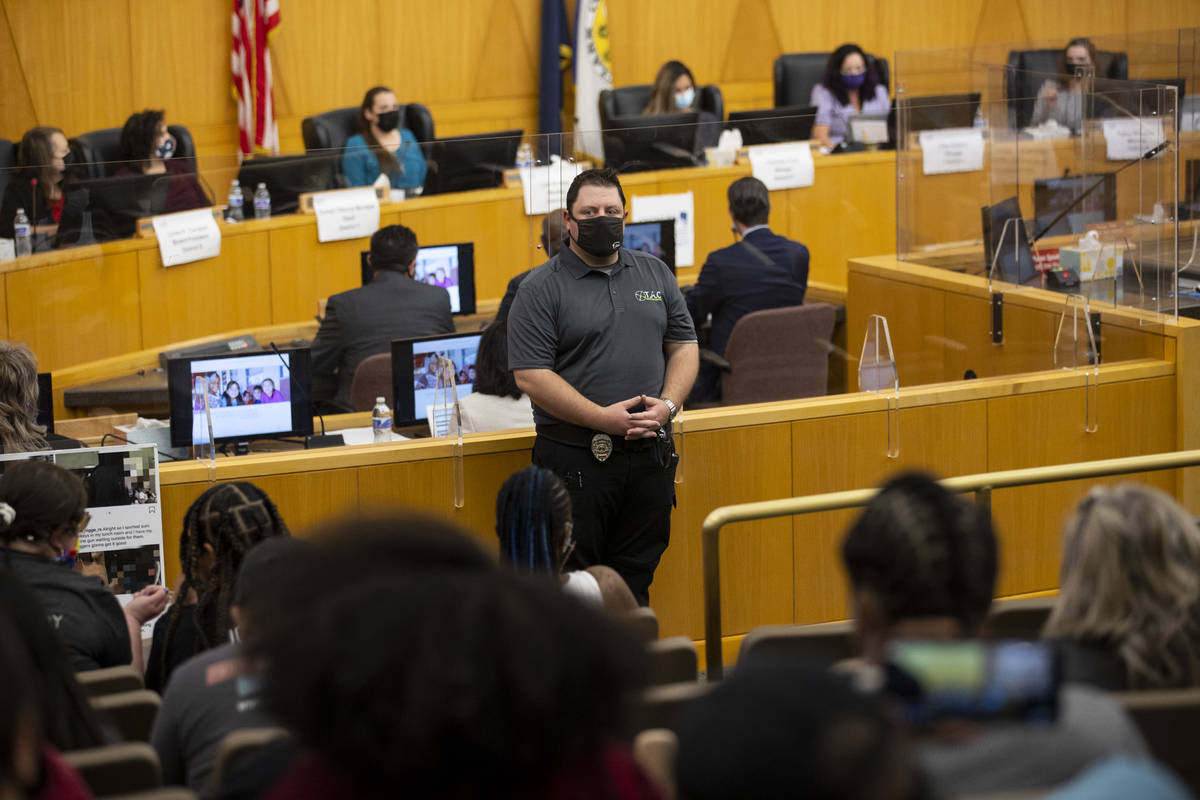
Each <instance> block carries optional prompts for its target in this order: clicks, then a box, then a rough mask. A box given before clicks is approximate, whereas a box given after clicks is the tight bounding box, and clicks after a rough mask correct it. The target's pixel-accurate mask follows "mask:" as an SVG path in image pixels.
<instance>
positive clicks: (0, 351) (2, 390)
mask: <svg viewBox="0 0 1200 800" xmlns="http://www.w3.org/2000/svg"><path fill="white" fill-rule="evenodd" d="M37 374H38V371H37V359H36V358H35V357H34V355H33V352H32V351H31V350H30V349H29V348H28V347H26V346H25V345H21V344H13V343H12V342H5V341H2V340H0V452H4V453H27V452H30V451H32V450H45V449H47V447H48V445H47V442H46V429H45V428H44V427H42V426H41V425H38V424H37V419H36V414H37V407H38V383H37Z"/></svg>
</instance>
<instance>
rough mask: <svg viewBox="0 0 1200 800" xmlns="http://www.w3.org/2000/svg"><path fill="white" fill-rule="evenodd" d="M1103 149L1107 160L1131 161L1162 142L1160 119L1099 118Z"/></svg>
mask: <svg viewBox="0 0 1200 800" xmlns="http://www.w3.org/2000/svg"><path fill="white" fill-rule="evenodd" d="M1101 128H1102V130H1103V131H1104V145H1105V151H1106V152H1107V157H1108V160H1109V161H1133V160H1136V159H1139V158H1141V157H1142V156H1144V155H1145V154H1146V153H1147V152H1148V151H1150V150H1153V149H1154V148H1155V147H1158V146H1159V145H1160V144H1162V143H1163V124H1162V120H1161V119H1157V118H1146V117H1139V118H1134V119H1106V120H1101Z"/></svg>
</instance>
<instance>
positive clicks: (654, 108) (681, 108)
mask: <svg viewBox="0 0 1200 800" xmlns="http://www.w3.org/2000/svg"><path fill="white" fill-rule="evenodd" d="M687 111H695V112H697V113H699V115H700V117H699V119H698V120H697V122H698V123H699V125H698V126H697V129H696V153H697V154H699V153H701V152H703V150H704V148H705V147H716V145H717V141H718V140H719V139H720V138H721V125H720V123H721V120H719V119H717V116H716V115H715V114H713V113H712V112H711V111H705V110H703V109H701V108H700V93H699V91H698V90H697V88H696V79H695V78H693V77H692V71H691V70H690V69H688V68H687V65H686V64H684V63H683V62H682V61H668V62H667V63H665V64H663V65H662V67H660V68H659V70H658V75H656V76H655V77H654V83H653V84H652V85H651V87H650V99H649V100H648V101H647V103H646V107H645V108H644V109H642V114H643V115H645V116H651V115H657V114H680V113H684V112H687Z"/></svg>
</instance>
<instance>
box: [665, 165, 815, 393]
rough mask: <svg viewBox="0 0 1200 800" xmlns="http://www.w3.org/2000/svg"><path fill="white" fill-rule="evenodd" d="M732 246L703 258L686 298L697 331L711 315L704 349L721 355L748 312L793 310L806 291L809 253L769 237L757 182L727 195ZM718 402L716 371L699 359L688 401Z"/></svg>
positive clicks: (743, 183)
mask: <svg viewBox="0 0 1200 800" xmlns="http://www.w3.org/2000/svg"><path fill="white" fill-rule="evenodd" d="M727 195H728V197H729V216H730V218H731V219H732V220H733V232H734V235H735V236H738V237H740V239H741V241H739V242H738V243H737V244H733V245H730V246H729V247H723V248H721V249H720V250H714V251H713V252H711V253H709V254H708V258H707V259H706V260H705V262H704V266H703V267H702V268H701V269H700V278H699V280H697V281H696V285H695V286H694V287H693V288H692V290H691V291H690V292H689V293H688V294H687V295H685V297H686V299H687V304H688V310H689V311H691V312H692V319H693V320H694V321H695V323H696V327H697V328H699V327H700V326H701V325H703V324H704V320H705V319H706V318H707V317H708V315H709V314H712V332H711V333H710V335H709V341H708V349H709V350H712V351H714V352H715V353H717V355H720V356H724V355H725V345H726V344H728V343H729V334H730V333H732V332H733V326H734V325H736V324H737V321H738V320H739V319H741V318H742V317H744V316H745V315H746V314H749V313H750V312H751V311H762V310H764V309H768V308H782V307H784V306H798V305H801V304H802V303H803V302H804V290H805V288H806V287H807V286H808V248H807V247H805V246H804V245H802V244H800V243H799V242H793V241H792V240H791V239H788V238H786V237H784V236H779V235H777V234H774V233H771V230H770V228H768V227H767V218H768V216H769V215H770V213H771V199H770V196H769V195H768V193H767V187H766V186H765V185H764V184H763V182H762V181H760V180H759V179H758V178H739V179H738V180H736V181H734V182H733V183H732V184H731V185H730V187H729V191H728V193H727ZM720 399H721V374H720V371H719V370H718V369H717V368H716V367H715V366H714V365H712V364H710V363H709V362H707V361H703V360H701V362H700V374H699V376H698V377H697V378H696V384H695V386H694V387H693V389H692V393H691V395H689V397H688V400H689V401H690V402H693V403H699V402H712V401H717V400H720Z"/></svg>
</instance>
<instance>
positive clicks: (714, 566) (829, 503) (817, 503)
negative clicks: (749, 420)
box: [702, 450, 1200, 680]
mask: <svg viewBox="0 0 1200 800" xmlns="http://www.w3.org/2000/svg"><path fill="white" fill-rule="evenodd" d="M1197 465H1200V450H1182V451H1179V452H1175V453H1158V454H1155V455H1148V456H1129V457H1127V458H1109V459H1104V460H1101V461H1083V462H1079V463H1075V464H1060V465H1058V466H1053V467H1028V468H1026V469H1010V470H1004V471H1001V472H983V473H979V474H976V475H962V476H959V477H957V478H945V479H943V480H941V481H939V483H941V485H942V486H944V487H946V488H947V489H949V490H951V491H954V492H974V493H975V500H976V502H978V503H979V504H980V505H982V506H984V507H985V508H987V509H988V511H989V513H990V511H991V493H992V490H993V489H1005V488H1010V487H1013V486H1029V485H1032V484H1038V483H1055V482H1058V481H1069V480H1076V479H1079V478H1100V477H1104V476H1106V475H1124V474H1127V473H1130V472H1154V471H1157V470H1164V469H1179V468H1180V467H1193V466H1197ZM878 491H879V489H877V488H875V489H854V490H852V491H846V492H828V493H826V494H814V495H809V496H807V497H788V498H783V499H780V500H762V501H759V502H756V503H739V504H737V505H732V506H721V507H720V508H715V509H713V510H712V512H711V513H709V515H708V516H707V517H705V518H704V527H703V542H702V544H703V559H704V560H703V563H704V642H705V650H706V651H705V654H704V657H705V662H706V666H707V670H708V679H709V680H719V679H720V678H721V676H722V673H723V671H724V669H723V666H724V665H723V663H722V662H723V659H722V654H721V562H720V555H719V553H720V543H721V529H722V528H724V527H725V526H726V525H730V524H732V523H735V522H748V521H751V520H759V519H772V518H774V517H788V516H794V515H797V514H811V513H813V512H814V511H833V510H835V509H839V508H856V507H858V506H864V505H866V504H867V503H869V502H870V501H871V498H872V497H874V496H875V495H876V493H878Z"/></svg>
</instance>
